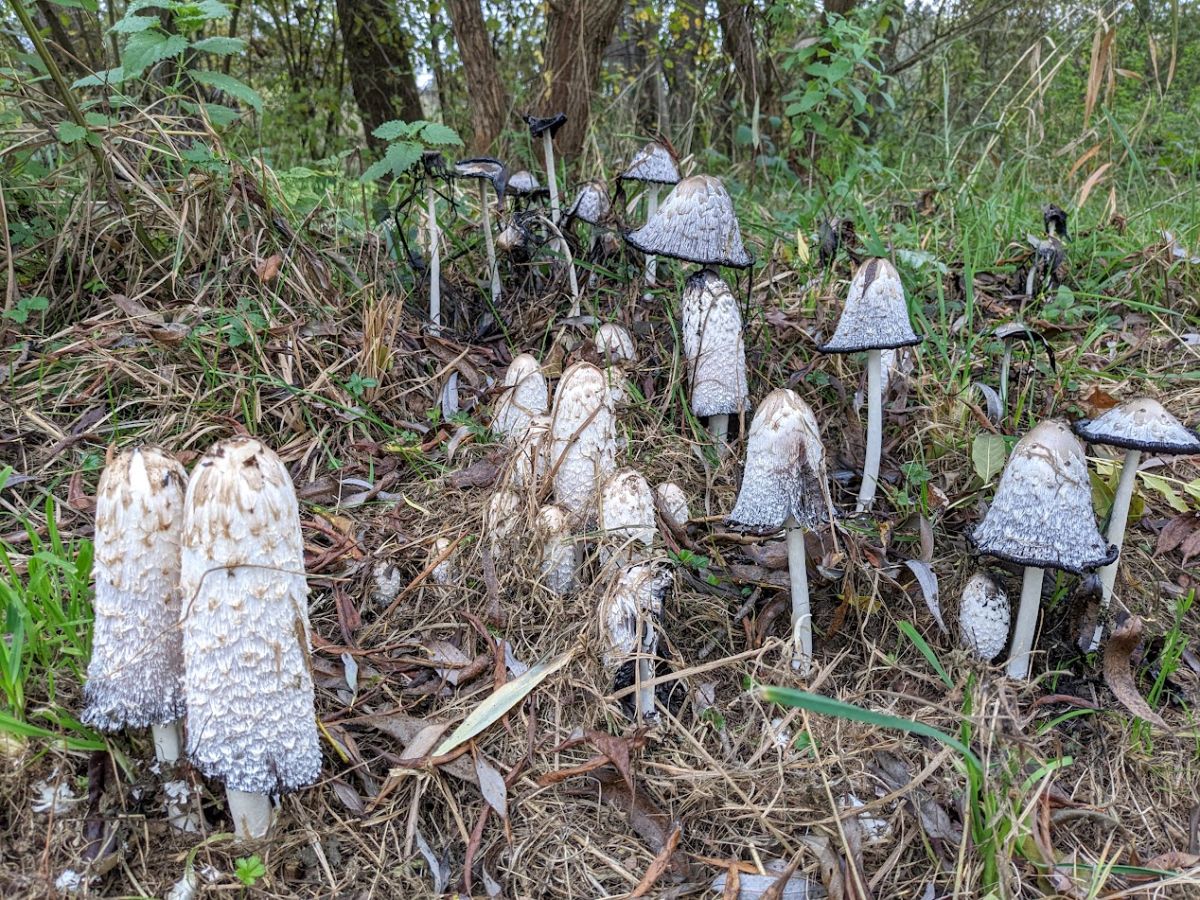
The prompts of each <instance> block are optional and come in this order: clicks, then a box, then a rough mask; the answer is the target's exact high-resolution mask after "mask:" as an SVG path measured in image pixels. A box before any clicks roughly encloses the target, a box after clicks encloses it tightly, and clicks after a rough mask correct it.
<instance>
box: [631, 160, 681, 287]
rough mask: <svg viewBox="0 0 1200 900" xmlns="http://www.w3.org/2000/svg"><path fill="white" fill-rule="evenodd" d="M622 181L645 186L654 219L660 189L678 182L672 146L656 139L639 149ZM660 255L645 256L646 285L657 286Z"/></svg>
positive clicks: (647, 219) (647, 212) (649, 212)
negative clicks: (656, 275) (669, 146)
mask: <svg viewBox="0 0 1200 900" xmlns="http://www.w3.org/2000/svg"><path fill="white" fill-rule="evenodd" d="M620 180H621V181H634V182H638V183H640V184H642V185H644V186H645V189H646V221H647V222H649V221H650V219H652V218H654V215H655V213H657V212H658V192H659V190H660V189H661V188H662V186H663V185H675V184H678V183H679V168H678V167H677V166H676V165H675V157H674V156H673V155H672V153H671V151H670V149H669V148H668V147H666V146H665V145H664V144H660V143H658V142H657V141H651V142H650V143H649V144H647V145H646V146H645V147H643V148H642V149H641V150H639V151H638V152H637V154H636V155H635V156H634V157H633V159H632V160H630V162H629V167H628V168H627V169H626V170H625V171H624V172H622V173H621V175H620ZM657 264H658V258H657V257H656V256H655V255H654V254H652V253H649V254H647V255H646V275H645V282H646V287H648V288H651V287H654V282H655V273H656V269H657Z"/></svg>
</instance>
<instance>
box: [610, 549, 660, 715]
mask: <svg viewBox="0 0 1200 900" xmlns="http://www.w3.org/2000/svg"><path fill="white" fill-rule="evenodd" d="M670 586H671V573H670V572H669V571H667V570H665V569H663V568H662V567H661V566H659V565H658V564H656V563H653V562H643V563H638V564H636V565H632V566H626V567H624V568H621V569H618V570H617V571H616V572H615V574H614V575H613V577H612V580H611V582H610V583H609V586H608V590H607V591H606V592H605V594H604V597H603V598H602V599H601V602H600V630H601V634H602V636H603V639H604V645H605V648H604V666H605V668H606V669H608V670H609V671H611V672H613V673H614V687H615V688H616V689H618V690H620V689H621V688H625V687H628V686H629V685H630V684H637V685H638V690H637V692H636V694H637V705H636V709H637V711H638V713H639V714H640V715H641V718H642V719H643V720H647V721H649V720H653V719H655V718H656V710H655V708H654V686H653V685H651V684H649V682H650V680H651V679H652V678H653V677H654V670H655V668H656V666H655V660H656V659H657V657H658V625H659V622H660V620H661V619H662V609H663V595H664V594H666V592H667V589H668V588H669V587H670Z"/></svg>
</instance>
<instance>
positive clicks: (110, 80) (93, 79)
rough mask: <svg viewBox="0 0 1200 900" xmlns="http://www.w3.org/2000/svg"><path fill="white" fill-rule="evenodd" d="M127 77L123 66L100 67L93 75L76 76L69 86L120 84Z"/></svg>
mask: <svg viewBox="0 0 1200 900" xmlns="http://www.w3.org/2000/svg"><path fill="white" fill-rule="evenodd" d="M128 77H129V76H128V75H126V74H125V67H124V66H117V67H116V68H115V69H101V70H100V71H99V72H96V73H95V74H94V75H84V76H83V77H82V78H77V79H76V80H75V82H74V83H73V84H72V85H71V87H73V88H82V87H104V86H107V85H113V84H121V83H123V82H124V81H125V80H126V79H127V78H128Z"/></svg>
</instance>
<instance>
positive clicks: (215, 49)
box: [192, 37, 246, 56]
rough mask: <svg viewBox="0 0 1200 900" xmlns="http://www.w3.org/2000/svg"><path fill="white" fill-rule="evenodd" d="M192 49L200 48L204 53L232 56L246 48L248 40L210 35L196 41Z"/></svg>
mask: <svg viewBox="0 0 1200 900" xmlns="http://www.w3.org/2000/svg"><path fill="white" fill-rule="evenodd" d="M192 49H193V50H199V51H200V52H202V53H215V54H217V56H230V55H232V54H234V53H241V52H242V51H243V50H245V49H246V42H245V41H243V40H242V39H241V38H232V37H210V38H204V39H203V40H199V41H194V42H193V43H192Z"/></svg>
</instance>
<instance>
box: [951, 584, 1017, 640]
mask: <svg viewBox="0 0 1200 900" xmlns="http://www.w3.org/2000/svg"><path fill="white" fill-rule="evenodd" d="M1009 615H1010V613H1009V605H1008V595H1007V594H1005V593H1004V591H1003V590H1002V589H1001V587H1000V585H998V584H997V583H996V580H995V579H994V578H992V576H991V575H988V574H987V573H986V572H976V573H975V574H974V575H972V576H971V578H970V580H969V581H968V582H967V585H966V587H964V588H963V593H962V602H961V603H960V604H959V607H958V637H959V641H960V643H961V644H962V645H963V646H964V647H966V648H967V649H968V650H970V651H971V652H972V653H973V654H975V656H977V657H978V658H979V659H982V660H983V661H984V662H991V661H992V660H993V659H995V658H996V657H997V656H999V655H1000V651H1002V650H1003V649H1004V645H1005V644H1007V643H1008V621H1009Z"/></svg>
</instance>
